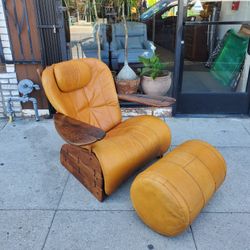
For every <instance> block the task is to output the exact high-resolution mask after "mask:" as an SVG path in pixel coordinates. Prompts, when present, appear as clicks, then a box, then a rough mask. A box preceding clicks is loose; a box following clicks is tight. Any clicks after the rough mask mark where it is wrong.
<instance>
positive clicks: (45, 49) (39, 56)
mask: <svg viewBox="0 0 250 250" xmlns="http://www.w3.org/2000/svg"><path fill="white" fill-rule="evenodd" d="M3 6H4V11H5V16H6V21H7V26H8V32H9V36H10V44H11V50H12V54H13V58H4V56H3V53H1V52H2V50H3V49H2V46H1V42H0V57H1V62H2V63H5V64H15V68H16V73H17V79H18V81H20V80H22V79H25V78H28V79H30V80H32V81H33V82H35V83H38V84H39V85H40V89H41V90H40V91H34V92H33V93H32V96H33V97H36V98H37V101H38V107H39V108H40V109H46V108H48V101H47V98H46V96H45V94H44V92H43V88H42V85H41V82H40V79H39V76H38V74H37V69H41V70H42V69H43V68H44V67H45V66H47V65H51V64H53V63H57V62H60V61H64V60H67V59H68V58H69V56H70V55H69V56H68V55H67V54H70V53H68V52H67V51H68V50H67V42H68V40H69V37H66V32H65V12H66V8H65V7H63V2H62V0H3ZM68 44H69V43H68ZM23 108H31V106H30V104H23Z"/></svg>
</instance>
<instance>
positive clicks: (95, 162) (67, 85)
mask: <svg viewBox="0 0 250 250" xmlns="http://www.w3.org/2000/svg"><path fill="white" fill-rule="evenodd" d="M42 83H43V87H44V90H45V93H46V95H47V97H48V99H49V101H50V102H51V104H52V105H53V106H54V108H55V109H56V110H57V114H55V116H54V121H55V126H56V129H57V131H58V133H59V134H60V135H61V136H62V137H63V139H64V140H65V141H66V142H67V143H68V144H64V145H63V146H62V149H61V163H62V164H63V165H64V166H65V167H66V168H67V169H68V170H69V171H70V172H71V173H72V174H73V175H74V176H75V177H76V178H77V179H78V180H79V181H80V182H81V183H82V184H83V185H84V186H85V187H86V188H87V189H88V190H89V191H90V192H91V193H92V194H93V195H94V196H95V197H96V198H97V199H98V200H100V201H102V200H103V199H104V197H105V196H106V195H110V194H111V193H113V192H114V191H115V190H116V189H117V187H118V186H119V185H120V184H121V183H122V182H123V181H124V180H125V179H127V178H128V177H129V176H130V175H131V173H132V172H134V171H135V170H136V169H137V168H138V167H140V166H142V165H143V164H145V163H146V162H148V161H150V160H151V159H153V158H155V157H159V156H161V155H163V153H164V152H165V151H166V150H167V149H168V147H169V145H170V141H171V134H170V130H169V128H168V126H167V125H166V124H165V123H164V122H163V121H162V120H161V119H159V118H156V117H153V116H139V117H133V118H130V119H128V120H126V121H124V122H122V117H121V110H120V106H119V102H118V96H117V93H116V90H115V85H114V81H113V77H112V75H111V72H110V70H109V68H108V67H107V66H106V65H105V64H104V63H102V62H100V61H98V60H97V59H92V58H85V59H79V60H71V61H66V62H62V63H58V64H54V65H52V66H50V67H47V68H46V69H45V70H44V71H43V73H42ZM120 97H121V98H123V99H124V100H125V99H126V100H132V101H138V102H141V103H149V104H153V105H156V106H157V105H159V106H168V105H171V104H172V103H173V102H174V99H171V98H162V99H157V100H154V98H153V99H151V98H149V97H147V98H143V97H141V96H120Z"/></svg>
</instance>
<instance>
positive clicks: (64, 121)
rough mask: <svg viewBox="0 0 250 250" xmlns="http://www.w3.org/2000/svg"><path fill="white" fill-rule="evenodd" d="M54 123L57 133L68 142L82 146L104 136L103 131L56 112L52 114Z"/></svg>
mask: <svg viewBox="0 0 250 250" xmlns="http://www.w3.org/2000/svg"><path fill="white" fill-rule="evenodd" d="M54 123H55V127H56V130H57V132H58V133H59V135H60V136H61V137H62V138H63V139H64V140H65V141H66V142H68V143H69V144H73V145H76V146H84V145H89V144H92V143H94V142H96V141H99V140H101V139H103V138H104V137H105V134H106V133H105V131H103V130H102V129H100V128H97V127H94V126H91V125H89V124H87V123H85V122H81V121H78V120H75V119H72V118H70V117H69V116H66V115H63V114H60V113H57V114H55V115H54Z"/></svg>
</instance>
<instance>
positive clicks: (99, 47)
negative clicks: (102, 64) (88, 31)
mask: <svg viewBox="0 0 250 250" xmlns="http://www.w3.org/2000/svg"><path fill="white" fill-rule="evenodd" d="M93 6H94V12H95V19H96V25H97V30H96V43H97V52H98V59H99V60H102V58H101V42H100V23H99V18H98V14H97V8H96V1H95V0H93Z"/></svg>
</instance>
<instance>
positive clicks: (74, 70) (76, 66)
mask: <svg viewBox="0 0 250 250" xmlns="http://www.w3.org/2000/svg"><path fill="white" fill-rule="evenodd" d="M54 74H55V78H56V82H57V86H58V88H59V89H60V90H61V91H62V92H71V91H74V90H77V89H81V88H83V87H84V86H86V85H87V84H88V83H89V82H90V80H91V69H90V67H89V66H88V65H87V64H86V63H85V62H82V61H80V60H71V61H66V62H61V63H58V64H56V65H55V66H54Z"/></svg>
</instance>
